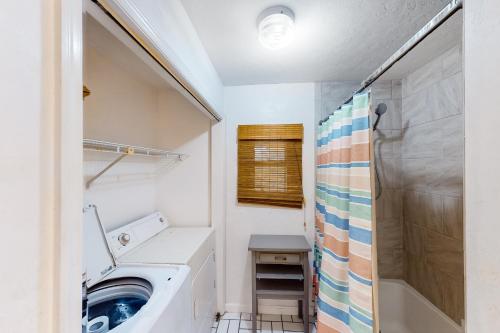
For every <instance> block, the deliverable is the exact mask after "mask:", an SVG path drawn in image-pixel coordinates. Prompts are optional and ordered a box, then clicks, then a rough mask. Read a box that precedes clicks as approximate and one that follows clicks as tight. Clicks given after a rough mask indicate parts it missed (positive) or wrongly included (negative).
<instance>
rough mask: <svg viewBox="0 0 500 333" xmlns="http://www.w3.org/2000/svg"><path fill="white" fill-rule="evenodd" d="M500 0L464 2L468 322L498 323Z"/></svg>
mask: <svg viewBox="0 0 500 333" xmlns="http://www.w3.org/2000/svg"><path fill="white" fill-rule="evenodd" d="M499 17H500V2H499V1H498V0H473V1H467V2H466V4H465V41H464V52H465V53H464V57H465V64H464V65H465V66H464V68H465V69H464V74H465V234H466V236H465V237H466V239H465V246H466V247H465V257H466V258H465V260H466V318H465V319H466V328H467V332H469V333H476V332H477V333H482V332H496V331H498V328H499V327H500V315H499V314H500V288H499V286H500V255H499V254H500V245H499V242H498V235H499V234H500V224H499V223H498V220H499V219H498V205H499V202H500V173H499V172H498V169H499V168H498V163H499V162H500V149H498V142H499V138H498V133H499V131H498V126H499V124H500V112H499V108H498V101H497V100H496V99H497V96H498V87H499V86H500V76H499V70H498V68H499V66H498V59H500V43H499V37H498V36H500V19H499Z"/></svg>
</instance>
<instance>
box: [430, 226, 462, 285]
mask: <svg viewBox="0 0 500 333" xmlns="http://www.w3.org/2000/svg"><path fill="white" fill-rule="evenodd" d="M423 237H425V246H424V248H425V259H426V262H427V264H428V265H430V266H432V267H433V269H436V270H439V271H441V272H443V273H446V274H448V275H450V276H452V277H453V278H456V279H463V274H464V259H463V244H462V241H459V240H457V239H454V238H451V237H447V236H444V235H442V234H440V233H438V232H434V231H430V230H426V231H425V235H424V236H423Z"/></svg>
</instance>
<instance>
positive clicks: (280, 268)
mask: <svg viewBox="0 0 500 333" xmlns="http://www.w3.org/2000/svg"><path fill="white" fill-rule="evenodd" d="M256 273H257V274H256V276H257V279H280V280H304V273H303V272H302V266H300V265H280V264H257V268H256Z"/></svg>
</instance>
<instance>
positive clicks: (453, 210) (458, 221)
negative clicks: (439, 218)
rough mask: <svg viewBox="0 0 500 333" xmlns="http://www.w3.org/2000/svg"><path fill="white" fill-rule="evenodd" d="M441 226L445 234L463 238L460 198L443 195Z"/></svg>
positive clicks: (459, 238)
mask: <svg viewBox="0 0 500 333" xmlns="http://www.w3.org/2000/svg"><path fill="white" fill-rule="evenodd" d="M443 214H444V215H443V227H444V233H445V235H447V236H450V237H453V238H456V239H458V240H462V239H463V207H462V199H461V198H456V197H448V196H445V197H443Z"/></svg>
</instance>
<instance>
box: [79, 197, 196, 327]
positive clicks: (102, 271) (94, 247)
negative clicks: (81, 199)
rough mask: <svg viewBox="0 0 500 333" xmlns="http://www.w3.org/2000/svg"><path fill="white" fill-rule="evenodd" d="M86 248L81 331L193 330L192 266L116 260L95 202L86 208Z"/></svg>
mask: <svg viewBox="0 0 500 333" xmlns="http://www.w3.org/2000/svg"><path fill="white" fill-rule="evenodd" d="M84 248H85V251H84V255H85V257H84V263H85V274H84V275H83V276H84V278H85V279H84V286H86V288H84V289H86V292H85V293H84V295H83V296H84V299H85V302H83V303H86V306H85V308H84V309H83V314H82V316H83V317H84V320H83V322H82V331H83V332H88V333H108V332H109V333H138V332H141V333H165V332H175V333H192V332H193V328H192V320H191V318H192V306H191V299H192V295H191V276H190V274H191V273H190V271H191V270H190V268H189V266H187V265H163V264H162V265H148V264H142V263H138V264H126V263H118V262H117V261H116V258H115V257H114V256H113V254H112V252H111V250H110V248H109V245H108V243H107V240H106V236H105V232H104V229H103V227H102V225H101V222H100V220H99V215H98V212H97V208H96V207H95V206H92V205H90V206H87V207H85V208H84ZM85 296H86V297H85Z"/></svg>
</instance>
